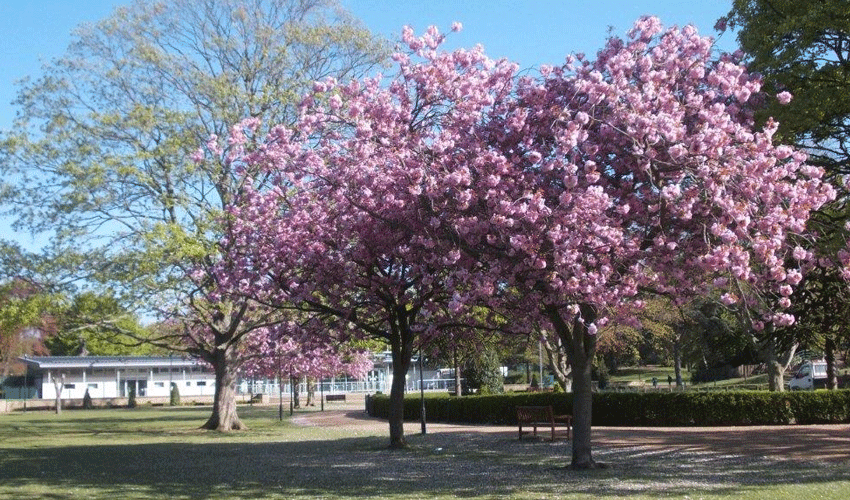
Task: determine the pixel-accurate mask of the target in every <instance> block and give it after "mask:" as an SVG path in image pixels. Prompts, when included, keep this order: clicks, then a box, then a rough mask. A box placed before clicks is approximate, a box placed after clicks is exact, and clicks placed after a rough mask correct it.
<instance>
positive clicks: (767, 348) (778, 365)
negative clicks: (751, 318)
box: [761, 325, 797, 392]
mask: <svg viewBox="0 0 850 500" xmlns="http://www.w3.org/2000/svg"><path fill="white" fill-rule="evenodd" d="M768 329H769V331H768V334H771V333H773V328H772V325H768ZM795 352H797V344H794V345H792V346H791V347H790V348H789V349H788V350H786V351H785V352H781V353H780V352H777V346H776V340H775V339H773V337H768V340H766V341H765V342H764V344H763V346H762V349H761V353H762V357H763V359H764V361H765V364H766V365H767V387H768V389H769V390H770V391H773V392H782V391H784V390H785V370H787V369H788V365H789V364H791V360H792V359H793V358H794V353H795Z"/></svg>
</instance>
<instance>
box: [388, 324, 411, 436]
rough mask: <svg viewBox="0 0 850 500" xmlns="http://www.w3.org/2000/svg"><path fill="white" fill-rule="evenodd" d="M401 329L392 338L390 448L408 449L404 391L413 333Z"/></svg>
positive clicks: (404, 327) (404, 326) (404, 328)
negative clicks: (405, 433)
mask: <svg viewBox="0 0 850 500" xmlns="http://www.w3.org/2000/svg"><path fill="white" fill-rule="evenodd" d="M398 326H400V328H398V329H397V331H396V332H393V335H391V336H390V337H391V338H390V348H391V349H392V356H393V383H392V386H391V387H390V407H389V424H390V448H406V447H407V441H406V440H405V439H404V391H405V377H406V376H407V371H408V370H409V369H410V363H411V358H412V357H413V333H412V332H411V331H410V330H409V328H407V327H406V325H398Z"/></svg>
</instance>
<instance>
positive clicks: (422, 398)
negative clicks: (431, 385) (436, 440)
mask: <svg viewBox="0 0 850 500" xmlns="http://www.w3.org/2000/svg"><path fill="white" fill-rule="evenodd" d="M419 403H420V405H421V406H420V408H419V417H420V418H421V420H422V434H425V432H426V431H425V384H424V377H423V375H422V346H421V345H420V346H419Z"/></svg>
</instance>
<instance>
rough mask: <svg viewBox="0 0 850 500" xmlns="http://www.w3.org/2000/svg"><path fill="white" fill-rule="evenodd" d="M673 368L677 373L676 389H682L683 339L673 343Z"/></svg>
mask: <svg viewBox="0 0 850 500" xmlns="http://www.w3.org/2000/svg"><path fill="white" fill-rule="evenodd" d="M673 368H674V370H675V371H676V387H677V388H680V387H682V338H681V336H679V338H677V339H676V341H675V342H674V343H673Z"/></svg>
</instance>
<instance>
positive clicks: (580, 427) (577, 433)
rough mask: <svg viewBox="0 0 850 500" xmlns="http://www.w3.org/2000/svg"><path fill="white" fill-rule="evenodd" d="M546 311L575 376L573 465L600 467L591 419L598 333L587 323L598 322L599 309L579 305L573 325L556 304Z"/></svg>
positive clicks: (588, 467)
mask: <svg viewBox="0 0 850 500" xmlns="http://www.w3.org/2000/svg"><path fill="white" fill-rule="evenodd" d="M545 312H546V314H547V316H548V317H549V319H550V320H551V321H552V324H553V326H554V327H555V332H556V333H557V334H558V336H559V337H561V343H562V344H563V345H564V348H565V349H566V351H567V356H568V357H569V360H570V367H571V370H572V375H573V443H572V444H573V456H572V463H571V464H570V467H571V468H572V469H576V470H582V469H595V468H598V467H601V465H600V464H598V463H597V462H596V461H594V460H593V450H592V448H593V447H592V443H591V422H592V418H593V387H592V383H591V367H592V366H593V357H594V356H595V355H596V335H591V334H590V333H588V331H587V325H590V324H592V323H593V322H594V321H596V317H597V311H596V308H595V307H593V306H591V305H589V304H582V305H581V306H580V312H581V319H578V318H577V319H575V321H573V325H572V327H570V326H569V325H568V324H567V323H566V321H564V318H563V316H562V314H561V311H559V310H558V308H557V307H556V306H551V305H550V306H546V308H545Z"/></svg>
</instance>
